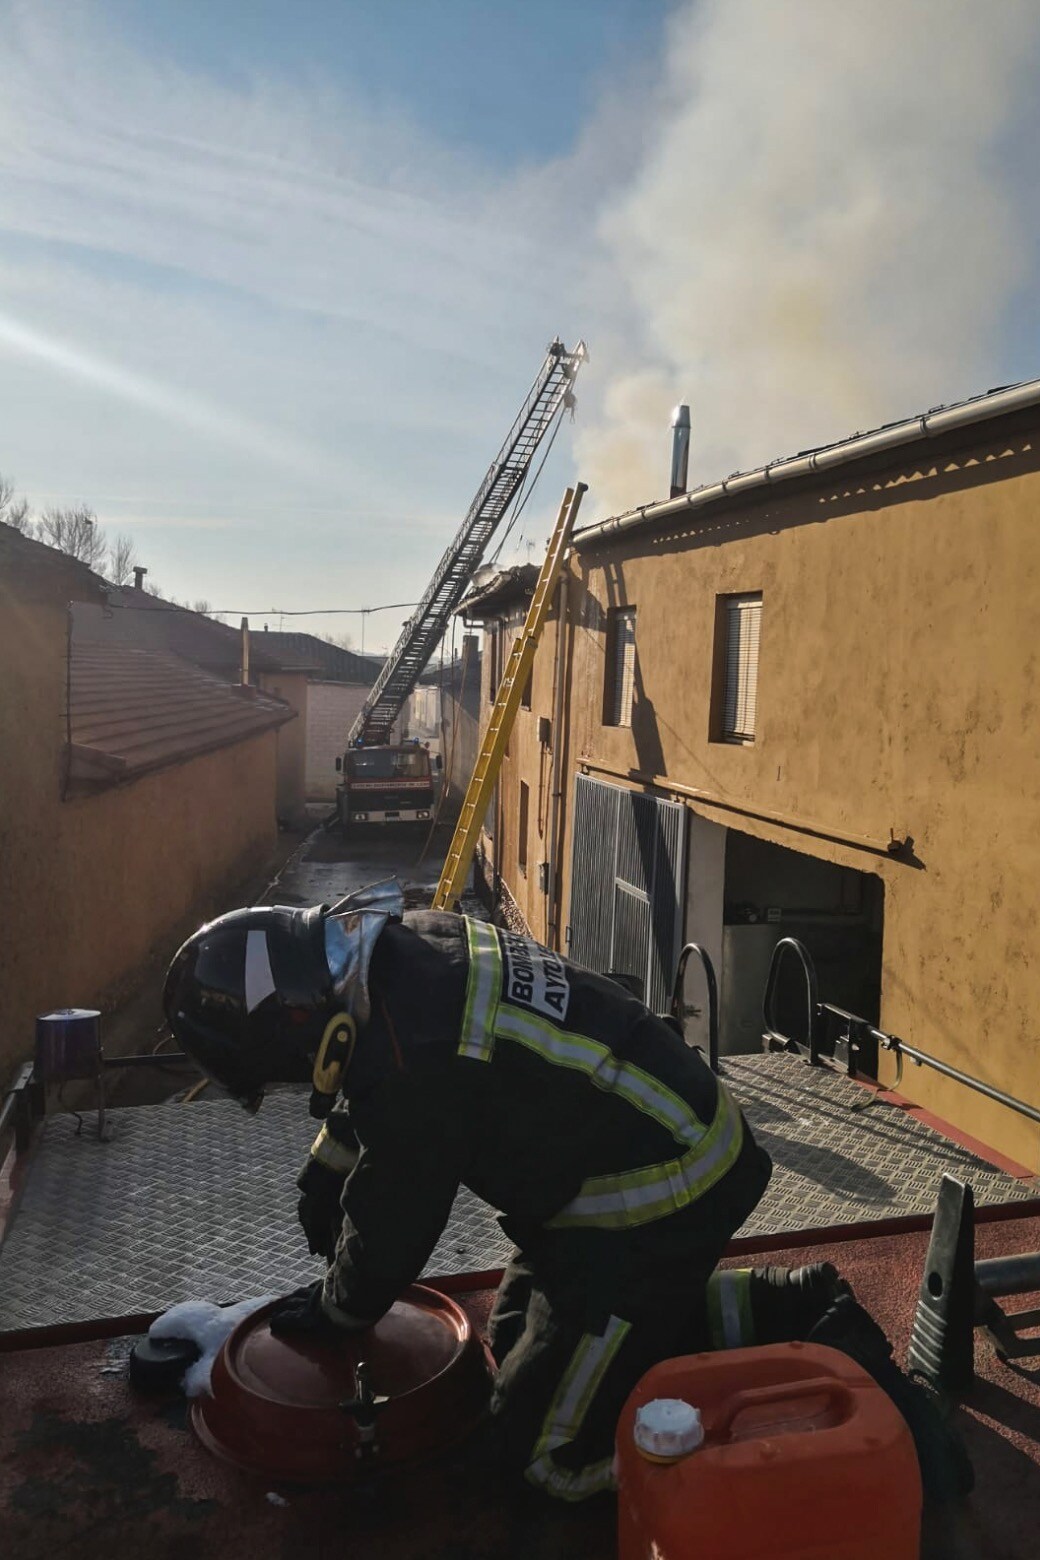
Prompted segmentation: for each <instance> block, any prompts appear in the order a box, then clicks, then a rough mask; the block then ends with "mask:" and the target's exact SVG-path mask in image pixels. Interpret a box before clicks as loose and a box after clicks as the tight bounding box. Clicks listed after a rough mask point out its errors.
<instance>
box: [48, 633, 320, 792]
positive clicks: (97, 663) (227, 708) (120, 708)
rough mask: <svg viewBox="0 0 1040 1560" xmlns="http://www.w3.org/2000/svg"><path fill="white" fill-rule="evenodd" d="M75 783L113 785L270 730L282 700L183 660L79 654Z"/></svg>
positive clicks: (94, 648) (116, 648) (132, 652)
mask: <svg viewBox="0 0 1040 1560" xmlns="http://www.w3.org/2000/svg"><path fill="white" fill-rule="evenodd" d="M71 691H72V699H71V709H70V723H71V735H72V747H71V754H70V760H71V764H70V778H71V779H72V780H74V781H79V782H82V783H84V784H89V785H91V786H93V787H98V786H103V785H115V784H118V783H119V782H120V781H125V780H134V779H136V778H137V777H138V776H139V775H143V774H147V773H149V772H150V771H151V770H154V769H162V768H165V767H166V766H167V765H169V764H179V763H183V762H184V761H185V760H186V759H189V758H195V757H197V756H198V755H199V754H201V753H208V752H211V751H213V750H214V749H216V748H222V747H227V746H229V745H230V744H232V743H234V742H241V741H244V740H245V739H246V738H248V737H253V736H257V735H259V734H260V733H261V732H263V731H269V730H272V729H273V728H274V727H276V726H281V725H283V724H284V723H285V722H286V721H288V720H292V719H293V718H294V713H293V711H292V710H291V709H290V708H289V706H288V705H287V704H285V703H284V702H283V701H282V700H281V699H276V698H273V697H272V696H270V695H269V694H264V693H259V692H258V691H257V690H256V689H254V688H246V689H243V688H239V687H233V686H231V685H230V684H229V683H227V682H226V681H223V680H221V679H220V678H219V677H213V676H211V675H210V674H209V673H207V672H204V671H201V670H200V669H199V668H198V667H196V666H192V665H190V664H189V663H188V662H187V661H184V660H182V659H181V658H180V657H179V656H176V655H173V654H170V653H169V652H167V651H162V650H145V649H139V648H136V647H134V646H130V645H121V644H89V643H87V644H83V643H76V644H74V647H73V654H72V664H71Z"/></svg>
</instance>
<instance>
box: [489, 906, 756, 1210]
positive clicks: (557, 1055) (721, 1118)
mask: <svg viewBox="0 0 1040 1560" xmlns="http://www.w3.org/2000/svg"><path fill="white" fill-rule="evenodd" d="M466 938H467V943H468V946H469V975H468V979H467V985H466V1004H465V1008H464V1010H463V1017H462V1031H461V1034H460V1037H459V1055H460V1056H464V1057H469V1058H471V1059H473V1060H475V1061H479V1062H484V1063H493V1061H494V1057H495V1051H496V1046H497V1045H498V1044H500V1043H501V1042H503V1041H504V1042H506V1043H507V1044H513V1045H521V1046H525V1047H527V1049H528V1050H530V1051H533V1052H534V1053H535V1055H536V1056H539V1057H540V1058H541V1059H542V1060H543V1061H545V1062H547V1063H549V1064H550V1065H551V1066H553V1067H566V1068H570V1069H572V1070H574V1071H576V1072H579V1073H583V1074H584V1075H585V1076H586V1077H587V1078H588V1080H589V1082H590V1083H592V1084H593V1085H594V1086H595V1087H596V1088H597V1089H601V1090H603V1091H604V1092H605V1093H610V1094H614V1095H616V1096H617V1097H618V1098H620V1099H622V1100H625V1101H626V1102H627V1103H628V1104H629V1105H632V1106H634V1107H635V1109H636V1110H638V1111H640V1112H642V1113H643V1114H644V1115H646V1116H648V1117H649V1118H650V1119H651V1120H653V1121H654V1122H656V1123H657V1124H658V1126H661V1127H663V1128H665V1130H666V1131H667V1132H668V1133H669V1134H670V1135H671V1137H672V1138H673V1139H674V1141H675V1144H676V1148H677V1149H678V1150H679V1151H678V1152H677V1153H676V1154H675V1155H674V1156H673V1157H671V1158H668V1159H666V1160H662V1161H660V1162H658V1163H656V1164H651V1165H639V1166H637V1167H632V1168H630V1169H622V1168H620V1167H619V1169H618V1170H617V1171H614V1172H612V1173H608V1174H602V1175H593V1176H589V1177H588V1178H587V1179H586V1180H585V1181H584V1182H583V1183H582V1186H581V1189H580V1190H579V1192H578V1194H577V1196H575V1197H572V1198H571V1199H570V1200H569V1201H568V1202H567V1203H566V1204H565V1205H564V1207H562V1208H561V1209H560V1210H559V1212H558V1213H556V1214H555V1215H554V1216H553V1217H552V1218H551V1219H549V1220H548V1227H549V1228H554V1229H564V1228H573V1227H575V1226H579V1225H593V1226H599V1227H605V1228H631V1227H632V1226H634V1225H638V1224H648V1223H651V1222H652V1221H653V1220H655V1219H660V1218H664V1217H665V1216H666V1215H668V1214H670V1213H674V1212H676V1211H678V1210H680V1209H683V1208H687V1207H689V1206H690V1204H691V1203H693V1202H696V1201H697V1199H698V1198H699V1197H703V1195H704V1193H705V1192H707V1191H708V1190H710V1188H711V1187H713V1186H714V1185H715V1184H716V1182H718V1181H719V1180H721V1179H722V1177H723V1176H724V1175H725V1174H726V1172H727V1170H729V1169H730V1168H731V1166H732V1165H733V1164H734V1163H735V1162H736V1159H737V1157H738V1155H739V1153H740V1148H741V1143H742V1141H743V1132H744V1129H743V1121H742V1117H741V1114H740V1111H739V1110H738V1109H737V1107H736V1105H735V1104H734V1102H733V1100H732V1098H731V1097H730V1094H729V1092H728V1091H727V1089H726V1088H725V1087H724V1085H723V1084H721V1083H717V1084H716V1090H717V1093H716V1103H715V1110H714V1114H713V1116H712V1118H711V1120H710V1121H708V1122H705V1121H702V1120H701V1119H700V1118H699V1117H698V1115H697V1114H696V1113H695V1111H694V1109H693V1106H692V1105H691V1103H690V1102H689V1100H687V1099H685V1098H683V1096H682V1095H681V1094H679V1093H677V1092H676V1091H675V1090H674V1089H672V1088H670V1087H669V1086H668V1085H667V1084H666V1083H665V1082H664V1081H663V1080H662V1079H661V1078H660V1077H658V1076H655V1075H654V1074H653V1073H651V1072H648V1071H647V1070H646V1069H645V1068H644V1067H641V1066H639V1065H638V1064H636V1063H634V1062H632V1061H629V1060H626V1059H624V1058H622V1057H620V1056H618V1055H616V1054H615V1053H614V1051H613V1050H612V1049H611V1046H610V1045H609V1044H607V1043H606V1042H605V1041H604V1040H601V1039H596V1038H594V1037H592V1036H591V1035H586V1034H581V1033H579V1032H577V1031H574V1030H569V1029H567V1028H566V1027H565V1022H564V1021H565V1018H566V1012H567V1005H568V995H569V980H568V970H567V966H566V965H565V964H564V961H563V960H562V959H560V958H559V957H558V956H557V955H555V954H553V953H551V952H550V951H549V950H548V949H545V948H540V947H539V946H538V945H537V944H536V943H532V942H530V941H529V940H528V939H526V938H519V937H511V936H510V934H508V933H502V932H501V931H499V930H498V929H497V928H496V927H493V926H489V925H488V924H487V923H486V922H482V921H473V920H470V919H469V918H468V917H467V919H466Z"/></svg>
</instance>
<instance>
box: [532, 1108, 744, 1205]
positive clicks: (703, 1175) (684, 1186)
mask: <svg viewBox="0 0 1040 1560" xmlns="http://www.w3.org/2000/svg"><path fill="white" fill-rule="evenodd" d="M718 1091H719V1097H718V1106H717V1108H716V1111H715V1119H714V1121H713V1122H712V1124H711V1126H710V1127H709V1128H708V1131H707V1133H706V1135H705V1136H704V1137H703V1138H702V1140H701V1141H700V1142H699V1143H697V1144H696V1145H695V1146H694V1147H693V1148H691V1149H688V1150H687V1152H686V1153H685V1154H683V1155H682V1157H681V1158H680V1159H672V1160H669V1161H668V1162H667V1163H666V1164H661V1165H652V1166H650V1167H648V1168H646V1169H642V1170H629V1171H623V1172H622V1173H621V1174H619V1175H599V1176H592V1177H590V1178H589V1180H587V1181H585V1182H584V1183H583V1185H582V1188H581V1191H580V1192H579V1193H578V1195H577V1196H576V1197H574V1198H572V1200H571V1201H570V1202H569V1203H567V1204H566V1206H565V1207H564V1208H562V1209H561V1210H560V1212H559V1213H558V1214H556V1216H555V1217H554V1218H552V1219H549V1220H548V1221H547V1224H548V1228H550V1229H572V1228H574V1227H575V1226H578V1225H594V1226H597V1227H599V1228H602V1229H627V1228H630V1227H632V1226H633V1225H638V1224H649V1223H651V1222H652V1221H653V1220H654V1219H663V1218H665V1217H666V1216H667V1215H668V1214H671V1213H675V1212H677V1211H678V1210H680V1209H682V1208H688V1207H689V1206H690V1204H691V1203H693V1202H696V1201H697V1199H698V1198H699V1197H703V1196H704V1194H705V1192H707V1191H710V1189H711V1188H712V1187H713V1186H714V1185H715V1184H716V1183H717V1182H718V1181H720V1180H721V1179H722V1177H723V1176H724V1175H725V1174H726V1172H727V1170H729V1169H730V1168H731V1167H732V1166H733V1164H734V1163H735V1162H736V1159H737V1156H738V1154H739V1153H740V1148H741V1144H742V1142H743V1140H744V1127H743V1123H742V1121H741V1118H740V1111H739V1110H738V1109H737V1107H736V1105H735V1104H734V1102H733V1100H732V1099H731V1097H730V1095H729V1092H728V1091H727V1090H726V1089H725V1088H724V1086H723V1085H722V1084H721V1083H719V1084H718Z"/></svg>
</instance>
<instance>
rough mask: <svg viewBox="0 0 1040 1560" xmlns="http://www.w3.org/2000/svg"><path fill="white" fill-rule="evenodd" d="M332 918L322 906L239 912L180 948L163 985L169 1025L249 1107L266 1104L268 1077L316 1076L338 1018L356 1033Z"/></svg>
mask: <svg viewBox="0 0 1040 1560" xmlns="http://www.w3.org/2000/svg"><path fill="white" fill-rule="evenodd" d="M324 920H325V907H324V906H323V905H316V906H314V907H313V908H311V909H308V910H295V909H291V908H289V907H287V906H284V905H265V906H262V907H260V908H257V909H251V910H232V911H231V912H230V913H229V914H228V915H222V916H220V917H219V918H218V919H217V920H216V921H210V922H209V924H208V925H206V926H203V927H200V929H199V930H198V931H197V932H196V933H195V934H194V936H193V937H189V938H188V941H187V942H186V943H185V944H184V945H183V947H182V948H180V949H179V950H178V952H177V953H176V954H175V955H174V959H173V963H172V964H171V965H170V971H169V974H168V975H167V977H166V986H165V990H164V992H163V1008H164V1010H165V1013H166V1020H167V1023H168V1024H169V1026H170V1028H171V1029H172V1030H173V1033H174V1035H175V1036H176V1038H177V1040H178V1041H179V1042H180V1044H181V1045H183V1047H184V1049H185V1050H186V1051H188V1052H189V1053H190V1054H191V1056H193V1057H194V1059H195V1060H196V1061H197V1062H198V1064H199V1066H200V1067H201V1068H202V1070H203V1072H205V1073H206V1074H207V1075H208V1076H209V1077H211V1078H212V1079H213V1080H214V1081H215V1082H216V1083H219V1084H221V1085H222V1087H223V1088H225V1089H227V1090H228V1092H229V1093H230V1094H232V1095H234V1097H235V1098H236V1099H237V1100H239V1101H240V1102H241V1104H243V1105H244V1106H246V1108H247V1109H248V1110H253V1111H255V1110H258V1109H259V1107H260V1102H261V1100H262V1099H263V1097H264V1088H265V1086H266V1085H267V1084H269V1083H307V1082H310V1081H311V1079H312V1075H313V1074H314V1061H315V1058H316V1057H317V1056H318V1053H319V1051H320V1050H321V1049H322V1042H323V1040H324V1041H325V1042H326V1046H327V1044H328V1041H329V1039H330V1038H331V1037H330V1034H329V1030H330V1024H332V1021H333V1020H335V1019H336V1018H337V1017H338V1018H340V1019H341V1020H342V1025H341V1027H342V1028H344V1029H345V1030H349V1033H350V1036H351V1037H352V1036H353V1023H352V1021H351V1019H350V1018H349V1017H348V1015H347V1014H346V1013H344V1012H343V1010H342V1003H341V1002H340V1000H339V999H338V998H337V996H336V994H335V992H334V990H333V980H332V975H331V972H330V970H329V965H328V961H327V959H326V956H325V943H324ZM332 1027H333V1028H335V1025H332ZM339 1038H340V1039H341V1041H342V1042H343V1043H345V1036H343V1037H339ZM331 1103H332V1101H331V1099H330V1100H329V1104H330V1105H331Z"/></svg>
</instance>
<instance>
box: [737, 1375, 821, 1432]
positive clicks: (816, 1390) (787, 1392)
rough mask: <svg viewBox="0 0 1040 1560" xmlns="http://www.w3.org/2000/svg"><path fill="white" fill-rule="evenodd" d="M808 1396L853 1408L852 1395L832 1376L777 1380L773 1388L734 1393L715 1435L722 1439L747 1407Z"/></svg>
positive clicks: (757, 1388)
mask: <svg viewBox="0 0 1040 1560" xmlns="http://www.w3.org/2000/svg"><path fill="white" fill-rule="evenodd" d="M807 1397H826V1398H828V1399H830V1400H831V1401H832V1402H833V1401H836V1402H838V1403H839V1404H840V1406H841V1407H842V1408H846V1409H847V1408H851V1407H852V1393H851V1392H850V1391H849V1389H848V1387H847V1386H846V1385H845V1383H844V1382H843V1381H836V1380H835V1378H834V1377H833V1376H807V1377H806V1378H805V1380H803V1381H778V1382H776V1383H775V1385H773V1386H771V1387H745V1388H744V1390H743V1391H742V1392H735V1393H734V1395H733V1396H732V1397H731V1398H730V1400H729V1402H728V1403H727V1405H726V1409H725V1412H724V1413H723V1415H722V1418H721V1419H720V1420H719V1422H718V1424H717V1425H715V1426H713V1432H712V1433H713V1436H714V1437H718V1438H722V1437H724V1436H726V1435H728V1434H729V1433H730V1431H731V1430H732V1429H733V1421H734V1420H735V1419H736V1418H737V1416H738V1414H742V1413H743V1412H744V1410H745V1409H748V1408H762V1407H764V1406H765V1405H766V1404H768V1403H791V1402H798V1401H800V1400H801V1399H802V1398H807Z"/></svg>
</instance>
